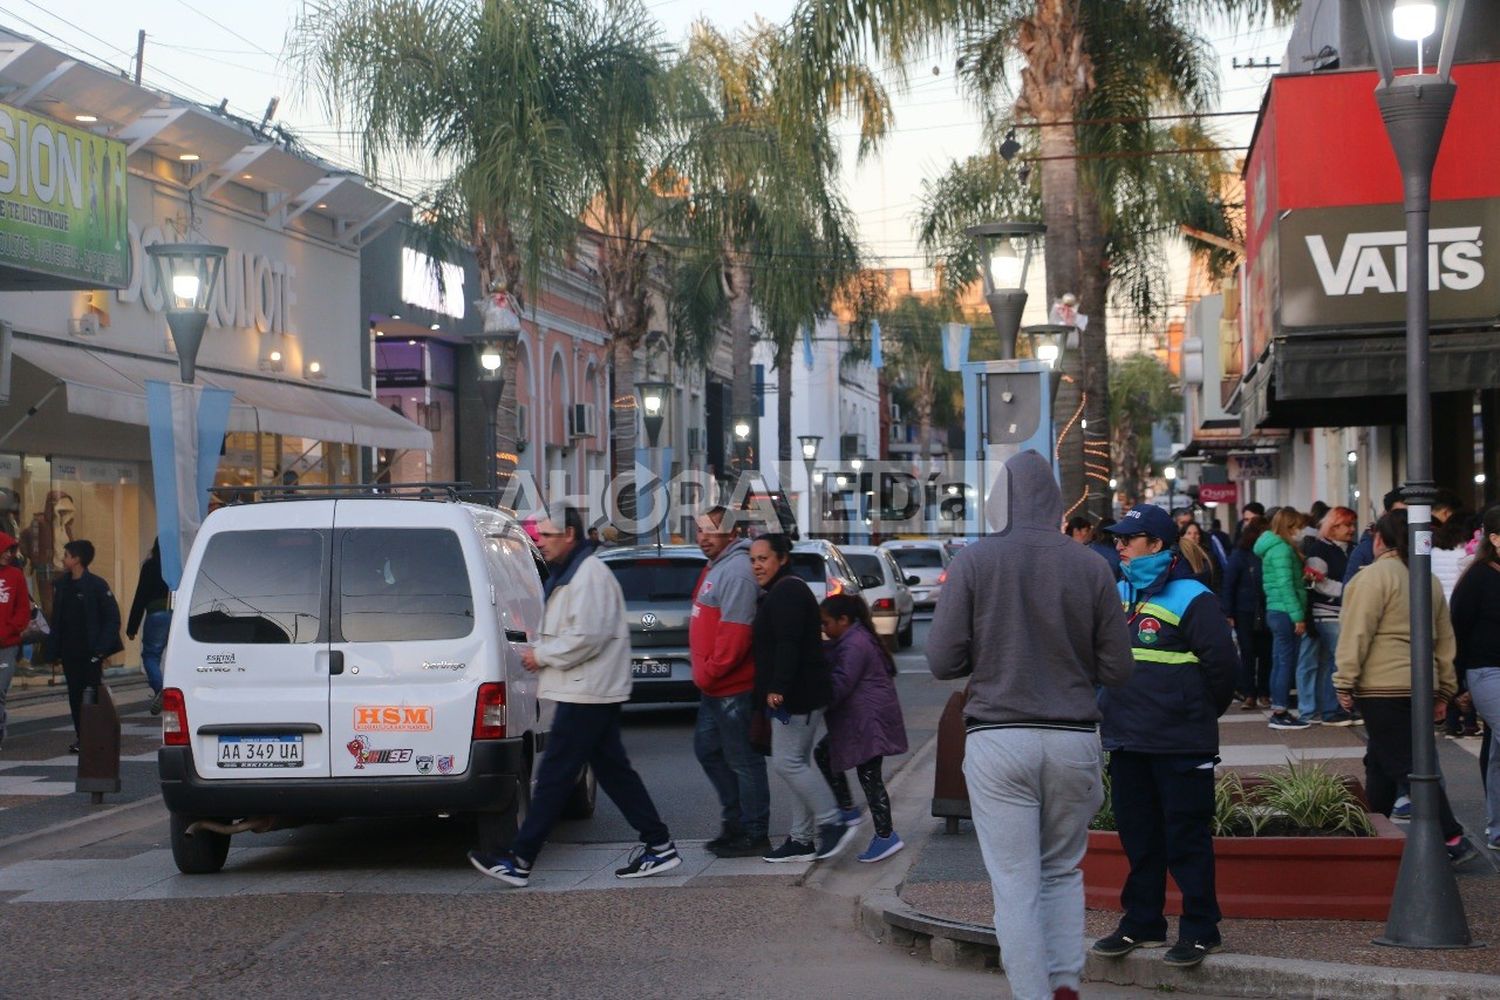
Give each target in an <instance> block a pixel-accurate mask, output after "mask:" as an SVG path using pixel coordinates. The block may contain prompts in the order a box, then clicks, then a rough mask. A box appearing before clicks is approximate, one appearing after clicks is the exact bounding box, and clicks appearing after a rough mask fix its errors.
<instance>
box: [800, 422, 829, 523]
mask: <svg viewBox="0 0 1500 1000" xmlns="http://www.w3.org/2000/svg"><path fill="white" fill-rule="evenodd" d="M797 440H798V441H799V442H800V443H801V445H802V463H803V464H804V465H805V466H806V467H807V537H809V538H811V537H813V526H814V524H815V523H816V522H815V521H814V520H813V509H814V508H813V499H814V496H815V495H816V493H817V491H816V490H815V489H814V488H813V467H814V466H816V465H817V463H818V445H820V444H822V443H823V435H821V434H799V435H797ZM819 513H821V509H820V510H819ZM820 519H821V518H820Z"/></svg>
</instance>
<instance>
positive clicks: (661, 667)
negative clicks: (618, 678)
mask: <svg viewBox="0 0 1500 1000" xmlns="http://www.w3.org/2000/svg"><path fill="white" fill-rule="evenodd" d="M630 675H631V676H632V677H671V676H672V664H670V663H667V662H665V661H663V660H636V661H635V662H634V663H632V664H631V665H630Z"/></svg>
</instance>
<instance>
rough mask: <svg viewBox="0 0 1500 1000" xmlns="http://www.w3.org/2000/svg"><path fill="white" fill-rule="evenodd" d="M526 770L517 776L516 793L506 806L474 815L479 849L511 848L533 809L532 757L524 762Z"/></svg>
mask: <svg viewBox="0 0 1500 1000" xmlns="http://www.w3.org/2000/svg"><path fill="white" fill-rule="evenodd" d="M523 768H524V771H525V773H524V774H521V775H519V776H518V779H517V781H516V794H515V797H514V798H513V799H511V801H510V803H509V805H507V806H506V807H505V808H504V809H497V810H495V811H493V812H480V813H475V814H474V827H475V831H474V832H475V834H476V836H475V840H476V841H478V846H479V850H480V851H482V852H483V853H485V854H500V853H501V852H503V851H508V850H510V845H511V843H512V842H513V841H514V840H515V839H516V834H517V833H518V832H519V831H520V829H521V824H522V823H524V822H526V813H527V811H528V810H529V809H530V808H531V758H530V757H529V756H528V757H527V759H526V761H525V763H524V764H523Z"/></svg>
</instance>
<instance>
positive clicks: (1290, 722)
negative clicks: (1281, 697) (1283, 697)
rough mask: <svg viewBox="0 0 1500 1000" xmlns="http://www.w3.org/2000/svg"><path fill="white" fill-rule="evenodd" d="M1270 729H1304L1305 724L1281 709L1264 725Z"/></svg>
mask: <svg viewBox="0 0 1500 1000" xmlns="http://www.w3.org/2000/svg"><path fill="white" fill-rule="evenodd" d="M1266 725H1267V726H1268V727H1269V728H1271V729H1306V728H1307V723H1306V722H1304V721H1302V720H1301V719H1299V718H1297V717H1296V716H1295V715H1293V714H1292V713H1290V712H1288V711H1287V710H1286V709H1282V710H1281V711H1279V712H1277V713H1276V714H1275V715H1273V716H1271V721H1270V722H1268V723H1267V724H1266Z"/></svg>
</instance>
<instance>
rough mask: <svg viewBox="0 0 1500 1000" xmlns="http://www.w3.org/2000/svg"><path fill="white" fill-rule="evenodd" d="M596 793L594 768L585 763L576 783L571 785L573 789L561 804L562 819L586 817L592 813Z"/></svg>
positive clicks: (597, 784) (597, 785) (597, 787)
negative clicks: (566, 799) (564, 802)
mask: <svg viewBox="0 0 1500 1000" xmlns="http://www.w3.org/2000/svg"><path fill="white" fill-rule="evenodd" d="M598 794H599V783H598V782H597V781H596V780H595V779H594V769H593V768H592V767H589V766H588V765H587V764H585V765H583V773H582V774H580V775H579V776H578V784H576V785H574V786H573V791H572V793H571V794H569V795H568V801H567V803H566V804H565V805H564V806H563V819H588V818H589V817H590V816H592V815H594V802H595V799H596V797H597V796H598Z"/></svg>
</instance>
